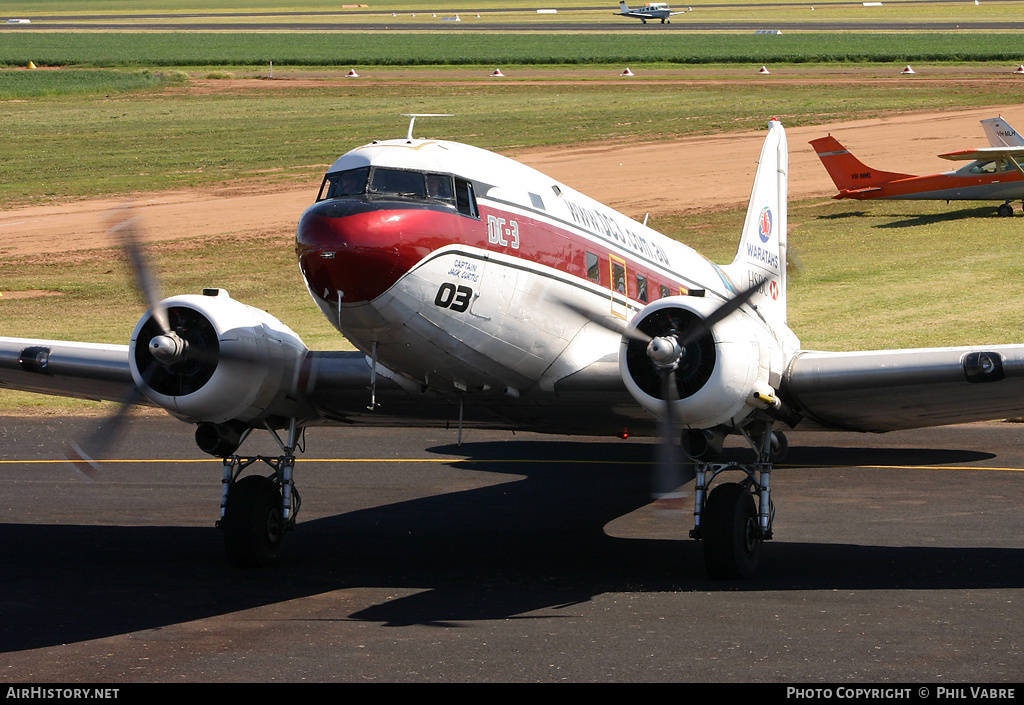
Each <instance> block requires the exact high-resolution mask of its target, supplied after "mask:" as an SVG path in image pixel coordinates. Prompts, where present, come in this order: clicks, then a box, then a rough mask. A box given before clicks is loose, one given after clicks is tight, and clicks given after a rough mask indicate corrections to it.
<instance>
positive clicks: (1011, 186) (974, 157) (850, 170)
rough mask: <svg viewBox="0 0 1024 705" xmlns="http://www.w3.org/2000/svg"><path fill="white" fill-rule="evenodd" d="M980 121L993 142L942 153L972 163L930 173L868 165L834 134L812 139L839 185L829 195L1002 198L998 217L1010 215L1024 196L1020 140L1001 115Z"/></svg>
mask: <svg viewBox="0 0 1024 705" xmlns="http://www.w3.org/2000/svg"><path fill="white" fill-rule="evenodd" d="M981 123H982V126H983V127H984V128H985V133H986V135H988V138H989V142H990V143H991V145H992V146H990V147H980V148H977V149H964V150H959V151H956V152H948V153H946V154H940V155H939V156H940V157H941V158H943V159H950V160H953V161H969V162H970V164H967V165H966V166H964V167H961V168H960V169H957V170H955V171H946V172H942V173H940V174H931V175H928V176H914V175H912V174H901V173H899V172H891V171H881V170H879V169H872V168H871V167H869V166H867V165H865V164H864V163H863V162H861V161H860V160H859V159H857V158H856V157H855V156H853V154H852V153H851V152H850V150H848V149H847V148H846V147H844V146H843V145H842V144H841V143H840V142H839V140H837V139H836V138H835V137H833V136H832V135H829V136H827V137H821V138H819V139H816V140H812V141H811V145H812V146H813V147H814V151H815V152H816V153H817V155H818V158H819V159H821V163H822V164H823V165H824V167H825V169H826V170H827V171H828V174H829V176H831V177H832V181H833V182H834V183H835V185H836V188H838V189H839V193H837V194H836V195H835V196H833V198H840V199H841V198H853V199H858V200H870V199H890V200H933V201H946V202H949V201H1003V204H1002V205H1001V206H999V209H998V213H999V215H1002V216H1011V215H1013V207H1012V206H1011V205H1010V203H1011V202H1012V201H1017V200H1024V172H1022V171H1021V164H1022V160H1024V139H1021V137H1020V135H1019V134H1017V131H1016V130H1014V129H1013V128H1012V127H1010V126H1009V124H1007V123H1006V121H1005V120H1003V119H1002V117H998V118H991V119H988V120H982V121H981Z"/></svg>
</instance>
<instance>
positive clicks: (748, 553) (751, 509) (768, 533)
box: [690, 421, 786, 580]
mask: <svg viewBox="0 0 1024 705" xmlns="http://www.w3.org/2000/svg"><path fill="white" fill-rule="evenodd" d="M771 427H772V424H771V422H770V421H769V422H765V423H764V424H763V428H762V429H761V433H760V434H759V435H751V434H750V433H748V432H747V431H746V430H745V431H744V432H743V434H744V436H745V437H746V439H747V442H748V443H749V444H750V447H751V448H752V449H753V450H754V452H755V453H757V460H756V461H755V462H753V463H736V462H732V463H715V462H707V461H701V460H695V461H694V469H695V471H696V493H695V499H694V502H695V506H694V528H693V530H691V531H690V537H691V538H694V539H697V540H700V541H703V543H704V565H705V568H706V569H707V571H708V574H709V575H710V576H711V577H712V578H717V579H726V580H729V579H739V578H749V577H751V576H753V575H754V573H756V572H757V566H758V562H759V560H760V555H761V545H762V543H763V542H765V541H768V540H770V539H771V538H772V521H773V519H774V517H775V508H774V506H773V505H772V501H771V483H770V478H771V471H772V462H771V461H772V458H773V457H781V455H782V453H783V452H784V451H785V449H786V441H785V436H783V435H782V434H781V433H773V432H772V429H771ZM727 470H739V471H741V472H743V473H744V474H745V475H746V477H745V478H744V479H743V480H741V481H739V482H726V483H722V484H719V485H717V486H716V487H715V488H714V489H713V490H711V492H710V493H708V488H709V487H710V485H711V482H712V481H713V480H714V479H715V477H717V476H718V475H719V474H720V473H722V472H725V471H727Z"/></svg>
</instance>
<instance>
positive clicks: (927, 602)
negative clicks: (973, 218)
mask: <svg viewBox="0 0 1024 705" xmlns="http://www.w3.org/2000/svg"><path fill="white" fill-rule="evenodd" d="M96 424H97V420H95V419H73V418H30V419H24V418H0V461H2V462H0V472H2V475H0V477H2V482H0V510H2V512H3V516H4V521H3V524H0V546H2V547H3V549H2V551H0V679H2V680H3V681H4V682H6V683H14V682H34V683H39V682H57V683H82V682H88V683H152V682H167V683H170V682H189V683H195V682H202V683H207V682H248V683H254V682H285V683H298V682H315V683H323V682H346V683H355V682H446V683H453V682H555V681H570V682H661V681H680V682H681V681H688V682H730V683H809V682H815V683H823V682H825V683H827V682H842V683H847V684H849V683H856V682H861V683H866V682H873V683H878V682H925V683H941V684H946V685H949V684H958V683H959V684H962V683H982V682H984V683H994V682H1000V683H1007V682H1009V683H1013V682H1015V681H1016V682H1019V681H1020V679H1021V677H1020V674H1021V673H1022V672H1024V637H1022V630H1021V621H1022V616H1024V511H1022V510H1021V507H1020V498H1021V496H1022V495H1024V472H1022V468H1024V443H1022V440H1024V427H1021V426H1019V425H1016V424H996V423H993V424H974V425H968V426H957V427H951V428H944V429H935V430H925V431H914V432H900V433H893V434H889V435H885V436H866V435H850V434H799V433H791V434H790V442H791V450H790V453H789V455H788V456H787V458H786V462H785V464H783V465H782V466H780V467H778V468H777V469H776V471H775V472H774V473H773V475H772V482H773V491H774V500H775V507H776V520H775V540H773V541H771V542H770V543H768V544H766V545H765V547H764V550H763V556H762V565H761V570H760V572H759V574H758V576H757V577H755V578H754V579H751V580H748V581H741V582H717V581H712V580H710V579H708V578H707V577H706V574H705V572H704V567H703V563H702V555H701V550H700V544H699V543H697V542H695V541H693V540H691V539H689V538H687V532H688V531H689V529H690V527H691V524H692V516H691V515H690V513H689V512H688V511H687V512H683V513H681V514H678V515H661V514H656V513H655V512H654V511H653V510H652V509H651V508H650V507H649V506H647V501H648V499H647V498H648V490H649V483H648V476H649V473H650V464H649V463H650V460H651V457H652V455H651V450H652V446H651V444H650V442H649V441H647V440H645V439H628V440H620V439H604V438H600V439H598V438H568V437H560V436H543V435H534V434H521V433H519V434H514V435H513V434H511V433H508V432H484V431H468V432H467V433H466V436H465V438H464V443H463V445H462V446H461V447H460V446H458V445H457V444H456V433H455V431H454V430H444V429H441V430H402V431H394V430H390V431H387V430H374V429H359V428H349V429H310V430H309V431H308V433H307V437H306V452H305V454H304V455H303V456H302V457H301V458H300V460H299V462H298V465H297V469H296V480H297V483H298V488H299V490H300V491H301V494H302V499H303V505H302V509H301V512H300V514H299V525H298V528H297V530H296V531H295V532H293V533H292V534H289V536H288V538H287V542H288V547H287V551H286V554H285V556H284V559H283V560H282V561H281V562H280V564H278V565H275V566H274V567H272V568H270V569H267V570H263V571H239V570H236V569H233V568H231V567H229V566H228V565H227V564H226V562H225V560H224V557H223V550H222V545H221V538H220V535H219V532H218V531H217V530H216V529H215V528H214V527H213V524H214V522H215V520H216V519H217V515H218V513H219V501H220V477H221V468H220V463H219V462H218V461H216V460H209V459H203V456H202V454H201V453H200V452H199V451H198V450H196V449H195V446H194V444H193V443H192V439H191V428H190V427H188V426H186V425H184V424H180V423H178V422H175V421H173V420H171V419H167V418H152V417H144V418H138V419H133V420H132V421H131V423H130V424H129V426H128V428H127V431H126V433H125V436H124V439H123V442H122V443H120V444H119V445H118V447H117V448H115V449H114V450H113V453H114V455H116V457H117V458H119V459H128V460H127V461H125V462H109V463H106V464H104V466H103V468H102V471H101V474H100V475H99V477H98V478H97V479H96V480H94V481H84V480H82V479H80V478H79V477H77V476H76V475H75V473H74V472H73V470H72V469H71V467H70V466H69V465H68V464H67V463H65V462H61V461H60V460H59V458H61V457H62V455H61V445H62V443H63V442H64V441H65V440H67V439H69V438H80V437H82V435H83V434H87V433H88V432H89V429H91V428H94V427H95V426H96ZM264 435H266V434H264ZM250 443H254V445H252V446H246V447H243V451H245V452H249V453H257V452H265V453H271V452H276V451H275V450H274V446H273V445H272V444H271V443H270V442H269V440H268V439H266V438H263V439H255V440H254V441H250ZM732 452H739V449H737V450H734V451H732Z"/></svg>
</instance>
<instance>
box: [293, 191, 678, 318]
mask: <svg viewBox="0 0 1024 705" xmlns="http://www.w3.org/2000/svg"><path fill="white" fill-rule="evenodd" d="M395 205H396V204H395V203H394V202H390V203H388V204H387V205H386V206H385V205H383V204H382V207H381V208H380V209H379V210H372V209H370V210H367V207H366V206H365V205H362V206H360V208H359V209H358V210H359V211H360V212H354V213H351V214H347V215H341V216H339V217H331V216H327V215H323V214H321V213H320V212H319V211H321V210H323V211H325V212H326V211H327V209H317V208H315V207H314V208H312V209H310V210H309V211H307V213H306V214H304V215H303V217H302V219H301V220H300V222H299V227H298V231H297V234H296V253H297V255H298V257H299V264H300V268H301V270H302V273H303V276H304V277H305V278H306V281H307V283H308V285H309V288H310V290H311V291H312V292H313V293H314V294H315V295H316V296H318V297H320V298H322V299H324V300H327V301H331V302H334V301H336V300H337V298H338V292H342V297H343V301H344V302H345V303H346V304H353V303H362V302H365V301H372V300H373V299H375V298H377V297H378V296H380V295H381V294H383V293H384V292H386V291H387V290H388V289H390V288H391V287H392V286H393V285H394V284H395V283H396V282H397V281H398V280H399V279H400V278H401V277H402V276H403V275H404V274H406V273H407V272H408V271H409V270H411V269H412V268H413V267H414V266H415V265H416V264H417V263H419V262H421V261H422V260H423V259H424V258H426V257H427V256H428V255H430V254H431V253H432V252H435V251H437V250H438V249H440V248H442V247H446V246H449V245H466V246H469V247H473V248H477V249H481V250H489V251H493V252H502V253H504V254H508V255H512V256H515V257H519V258H521V259H524V260H528V261H530V262H534V263H537V264H541V265H544V266H547V267H551V268H554V269H557V270H559V271H562V272H565V273H566V274H570V275H572V276H575V277H578V278H580V279H584V280H585V279H587V253H588V252H589V253H592V254H594V255H597V257H598V259H599V266H600V281H599V282H597V283H599V284H600V285H601V286H603V287H605V288H610V282H611V272H610V263H609V255H611V254H614V255H615V257H616V258H617V259H620V260H625V261H626V269H627V277H626V279H627V291H626V294H627V296H628V297H629V298H631V299H634V300H636V299H637V298H638V291H637V278H636V275H637V274H640V275H641V276H644V277H646V279H647V282H648V298H649V300H654V299H656V298H659V295H658V291H659V285H666V286H668V287H669V288H670V293H671V294H673V295H674V294H678V293H680V289H681V288H682V287H683V286H684V285H682V284H681V283H680V282H679V281H677V280H674V279H671V278H669V277H667V276H665V275H664V274H661V273H656V272H655V270H654V269H653V268H651V267H648V266H646V265H644V264H643V263H642V262H640V261H638V260H636V259H633V258H630V257H629V256H628V255H624V254H623V252H621V251H619V250H613V249H612V248H610V247H606V246H604V245H601V244H600V243H597V242H592V241H590V240H587V239H585V238H583V237H581V236H579V235H578V234H576V233H574V232H573V231H571V230H569V229H567V228H563V227H559V226H557V225H556V224H554V223H551V222H547V221H545V220H541V219H538V218H534V217H531V216H527V215H522V214H520V213H513V212H509V211H505V210H502V209H498V208H493V207H488V206H486V205H483V204H481V208H480V211H481V212H480V216H481V217H480V218H472V217H468V216H465V215H461V214H459V213H457V212H455V211H450V210H446V209H422V208H415V207H410V208H407V209H405V208H396V207H395ZM335 212H337V211H335ZM488 216H493V217H494V218H498V219H501V221H502V223H501V225H500V228H501V229H500V232H494V229H495V228H496V224H494V223H492V236H494V237H493V239H498V238H501V239H503V240H504V241H505V243H506V244H501V243H500V242H492V241H491V240H492V238H491V237H489V234H488V222H487V221H488ZM515 244H518V247H515V246H514V245H515Z"/></svg>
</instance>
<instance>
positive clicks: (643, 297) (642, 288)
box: [636, 274, 647, 304]
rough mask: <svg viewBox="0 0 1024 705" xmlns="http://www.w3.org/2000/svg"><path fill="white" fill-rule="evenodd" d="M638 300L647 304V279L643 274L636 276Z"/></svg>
mask: <svg viewBox="0 0 1024 705" xmlns="http://www.w3.org/2000/svg"><path fill="white" fill-rule="evenodd" d="M636 300H637V301H639V302H640V303H642V304H645V303H647V277H645V276H644V275H642V274H637V275H636Z"/></svg>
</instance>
